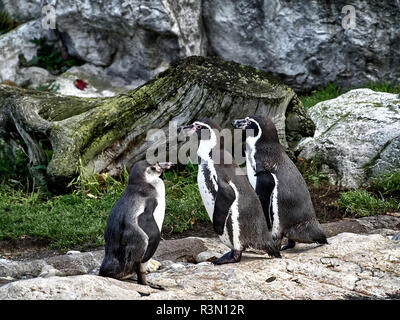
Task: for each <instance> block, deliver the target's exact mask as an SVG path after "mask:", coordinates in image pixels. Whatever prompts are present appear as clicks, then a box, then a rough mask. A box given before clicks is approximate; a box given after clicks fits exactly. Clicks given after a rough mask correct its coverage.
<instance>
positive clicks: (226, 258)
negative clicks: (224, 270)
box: [211, 250, 242, 264]
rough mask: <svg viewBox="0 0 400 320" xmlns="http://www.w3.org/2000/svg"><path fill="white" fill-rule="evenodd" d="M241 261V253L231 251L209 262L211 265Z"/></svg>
mask: <svg viewBox="0 0 400 320" xmlns="http://www.w3.org/2000/svg"><path fill="white" fill-rule="evenodd" d="M241 259H242V251H238V250H231V251H229V252H227V253H225V254H224V255H223V256H222V257H220V258H218V259H214V260H213V261H211V262H212V263H213V264H225V263H235V262H239V261H240V260H241Z"/></svg>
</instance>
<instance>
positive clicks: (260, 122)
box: [231, 116, 279, 142]
mask: <svg viewBox="0 0 400 320" xmlns="http://www.w3.org/2000/svg"><path fill="white" fill-rule="evenodd" d="M231 123H232V126H233V127H234V128H235V129H242V130H249V129H251V130H252V131H251V132H250V134H251V136H253V137H262V138H263V139H262V140H263V141H266V142H279V138H278V131H277V130H276V127H275V125H274V123H273V122H272V121H271V119H269V118H267V117H265V116H264V117H263V116H249V117H246V118H244V119H236V120H233V121H232V122H231Z"/></svg>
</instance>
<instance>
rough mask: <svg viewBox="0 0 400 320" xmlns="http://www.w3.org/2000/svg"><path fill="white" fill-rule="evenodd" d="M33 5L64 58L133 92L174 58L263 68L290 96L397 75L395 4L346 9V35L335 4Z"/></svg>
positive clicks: (27, 10)
mask: <svg viewBox="0 0 400 320" xmlns="http://www.w3.org/2000/svg"><path fill="white" fill-rule="evenodd" d="M2 2H3V4H4V8H5V10H6V11H7V12H8V13H9V14H10V15H11V16H12V17H14V18H16V19H18V20H19V21H28V20H32V19H37V20H38V22H39V23H40V24H41V22H42V19H43V18H42V13H41V5H40V2H41V1H40V0H17V1H11V0H3V1H2ZM42 2H43V4H48V5H51V6H54V8H55V12H56V28H57V32H58V34H59V36H60V37H61V39H62V41H63V43H64V45H65V46H66V47H67V49H68V52H69V53H70V54H71V55H72V56H75V57H78V58H80V59H82V60H83V61H86V62H88V63H91V64H94V65H96V66H100V67H103V68H105V73H106V74H109V75H111V76H116V77H122V78H123V79H124V81H125V82H126V84H130V85H133V86H138V85H141V84H143V83H144V82H146V81H147V80H149V79H150V78H152V77H153V76H154V75H155V74H156V73H158V72H160V71H162V70H164V69H166V68H167V67H168V65H169V64H170V63H171V62H172V61H175V60H176V59H178V58H182V57H186V56H189V55H207V54H209V53H213V54H216V55H217V56H219V57H221V58H223V59H226V60H234V61H236V62H239V63H242V64H246V65H251V66H254V67H257V68H259V69H261V70H264V71H269V72H272V73H273V74H275V75H277V76H279V77H281V79H282V80H283V81H284V82H285V83H286V84H288V85H290V86H291V87H293V88H294V89H296V90H308V89H311V88H315V87H317V86H320V85H323V84H326V83H327V82H332V81H337V82H338V83H339V84H340V85H343V86H354V85H357V84H362V83H365V82H369V81H378V80H383V81H388V80H393V81H397V80H398V79H399V78H400V69H399V68H398V65H400V63H399V62H400V44H399V43H400V42H399V41H397V39H398V38H399V37H400V31H399V28H398V27H397V22H398V21H399V18H400V10H399V9H400V8H399V3H398V2H397V1H384V2H382V1H372V0H369V1H367V0H361V1H358V2H357V3H354V4H352V5H353V7H354V9H355V14H356V20H355V26H354V28H350V29H345V28H344V27H343V26H342V22H343V19H344V17H345V15H346V14H347V13H342V9H343V8H344V7H345V6H346V5H349V3H348V2H347V1H345V0H339V1H335V2H326V1H308V2H306V3H303V2H293V1H289V0H284V1H281V0H271V1H262V0H252V1H248V0H238V1H230V2H227V3H226V2H224V1H212V0H202V1H198V0H179V1H175V0H97V1H90V0H83V1H82V0H64V1H57V0H46V1H42ZM0 3H1V1H0ZM54 35H55V34H53V37H54ZM47 36H49V34H48V35H47ZM0 48H1V47H0ZM3 80H4V79H3ZM11 80H12V79H11Z"/></svg>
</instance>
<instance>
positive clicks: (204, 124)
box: [178, 119, 221, 140]
mask: <svg viewBox="0 0 400 320" xmlns="http://www.w3.org/2000/svg"><path fill="white" fill-rule="evenodd" d="M182 130H187V131H185V133H186V134H189V135H191V134H197V137H198V138H199V140H210V139H211V138H212V135H213V130H219V131H220V130H221V127H220V126H219V125H218V124H217V123H216V122H214V121H213V120H210V119H200V120H197V121H195V122H193V123H192V124H190V125H187V126H182V127H179V128H178V133H179V132H181V131H182Z"/></svg>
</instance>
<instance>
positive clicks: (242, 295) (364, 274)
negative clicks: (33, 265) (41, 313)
mask: <svg viewBox="0 0 400 320" xmlns="http://www.w3.org/2000/svg"><path fill="white" fill-rule="evenodd" d="M174 241H175V243H174V244H172V247H174V248H175V249H173V250H171V251H170V252H171V253H172V255H169V254H168V249H167V248H168V247H169V245H168V242H169V241H164V247H159V249H158V250H157V254H158V257H163V259H168V260H172V259H176V256H174V254H176V252H177V251H176V249H177V248H178V246H179V243H181V244H182V245H183V247H184V249H183V250H184V251H185V250H188V248H189V246H188V245H187V243H186V242H188V243H190V246H191V247H193V248H194V250H193V251H192V252H191V255H199V254H200V253H202V254H203V255H204V256H205V255H207V253H208V252H211V253H212V254H215V253H216V254H218V255H221V254H222V253H224V252H225V251H227V249H228V248H226V247H225V246H224V245H222V244H221V242H220V241H219V240H218V239H217V238H208V239H202V238H186V239H181V240H174ZM185 243H186V244H185ZM165 249H167V251H164V250H165ZM199 250H204V251H202V252H198V251H199ZM162 251H164V252H162ZM101 252H102V251H101ZM75 255H76V256H77V258H76V261H78V257H79V256H81V255H83V254H75ZM86 255H87V254H86ZM88 257H89V256H87V257H86V258H88ZM95 257H96V258H95ZM92 258H93V259H94V260H95V263H92V264H90V263H88V261H87V262H86V263H85V262H83V263H82V264H87V265H92V267H93V266H94V265H96V264H99V263H100V261H101V260H100V261H99V259H98V258H100V254H99V255H96V254H93V255H92ZM54 259H59V258H56V257H54V258H53V260H54ZM84 261H86V260H84ZM163 262H164V263H163ZM73 265H74V264H73ZM64 266H67V267H68V263H65V264H64ZM58 268H60V266H58ZM53 269H55V268H53ZM53 269H52V268H50V267H47V268H46V270H47V271H48V270H50V271H52V273H50V274H48V276H45V277H43V276H40V277H37V278H32V279H26V280H18V281H14V282H11V283H8V284H5V285H3V286H1V287H0V299H2V300H4V299H161V300H164V299H179V300H181V299H346V298H377V299H388V298H390V297H395V296H398V295H399V294H400V280H399V279H400V243H399V242H398V241H393V240H390V239H388V238H386V237H384V236H382V235H378V234H373V235H357V234H353V233H341V234H339V235H337V236H334V237H331V238H329V245H325V246H317V245H314V244H311V245H310V244H299V245H296V247H295V248H294V249H291V250H288V251H285V252H284V253H283V257H282V259H271V258H269V257H268V256H266V255H262V254H260V253H256V252H246V253H245V254H244V256H243V258H242V261H241V262H240V263H237V264H230V265H222V266H214V265H212V264H211V263H210V262H201V263H198V264H193V263H188V262H176V260H175V261H171V262H169V263H167V261H162V262H161V267H160V269H159V270H158V271H153V272H151V273H149V274H148V280H149V281H152V282H153V283H156V284H159V285H162V286H164V288H165V290H164V291H158V290H154V289H151V288H148V287H143V286H140V285H137V284H136V283H135V282H126V281H117V280H114V279H109V278H102V277H98V276H96V275H94V274H93V273H95V271H94V272H92V274H91V275H87V274H84V275H73V276H68V277H66V276H60V275H62V272H61V271H59V272H58V273H57V272H56V271H57V269H56V270H55V271H54V270H53ZM64 269H65V267H64ZM3 270H4V269H2V268H1V267H0V273H1V274H2V275H3V279H4V272H3ZM46 270H45V271H46ZM64 275H65V274H64Z"/></svg>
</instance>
